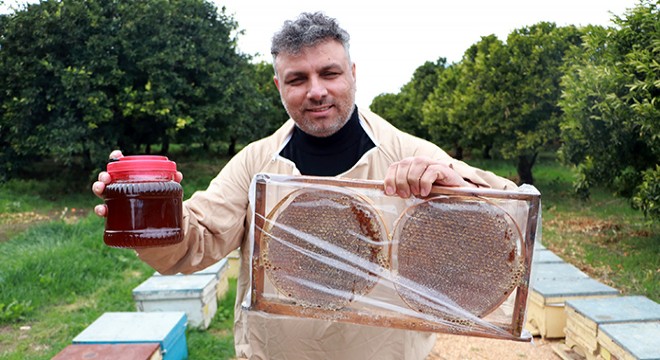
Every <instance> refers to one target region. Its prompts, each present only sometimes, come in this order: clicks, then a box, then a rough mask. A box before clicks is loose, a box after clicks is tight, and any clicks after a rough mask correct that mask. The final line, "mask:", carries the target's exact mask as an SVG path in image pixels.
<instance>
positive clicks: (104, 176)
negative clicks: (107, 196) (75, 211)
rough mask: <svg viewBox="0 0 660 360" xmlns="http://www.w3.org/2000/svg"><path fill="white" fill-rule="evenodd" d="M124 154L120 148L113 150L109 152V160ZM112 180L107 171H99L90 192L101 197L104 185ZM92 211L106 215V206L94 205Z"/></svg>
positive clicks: (99, 214)
mask: <svg viewBox="0 0 660 360" xmlns="http://www.w3.org/2000/svg"><path fill="white" fill-rule="evenodd" d="M123 156H124V154H122V153H121V150H114V151H113V152H111V153H110V156H109V158H110V160H114V159H119V158H121V157H123ZM110 181H112V179H111V178H110V174H108V172H107V171H101V172H100V173H99V177H98V180H97V181H95V182H94V184H92V192H93V193H94V195H96V196H98V197H100V198H101V199H102V198H103V191H105V186H106V185H108V184H109V183H110ZM94 212H95V213H96V215H98V216H101V217H106V216H107V215H108V208H107V206H105V204H99V205H96V206H95V207H94Z"/></svg>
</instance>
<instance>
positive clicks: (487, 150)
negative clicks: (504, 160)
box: [481, 144, 493, 160]
mask: <svg viewBox="0 0 660 360" xmlns="http://www.w3.org/2000/svg"><path fill="white" fill-rule="evenodd" d="M492 148H493V144H488V145H486V146H484V148H483V150H482V153H481V156H483V158H484V159H487V160H489V159H491V156H490V150H491V149H492Z"/></svg>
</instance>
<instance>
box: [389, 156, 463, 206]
mask: <svg viewBox="0 0 660 360" xmlns="http://www.w3.org/2000/svg"><path fill="white" fill-rule="evenodd" d="M433 185H442V186H457V187H458V186H466V187H474V186H475V185H474V184H472V183H469V182H467V181H465V180H464V179H463V178H462V177H461V176H460V175H459V174H458V173H457V172H456V171H455V170H454V169H452V168H450V167H449V166H448V165H447V164H445V163H442V162H440V161H437V160H433V159H431V158H429V157H409V158H405V159H403V160H401V161H397V162H395V163H393V164H392V165H390V167H389V168H388V169H387V175H386V176H385V194H387V195H395V194H396V195H398V196H400V197H402V198H408V197H410V195H414V196H421V197H424V196H428V194H429V193H430V192H431V187H432V186H433Z"/></svg>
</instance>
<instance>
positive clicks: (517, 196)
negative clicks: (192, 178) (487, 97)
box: [249, 174, 540, 341]
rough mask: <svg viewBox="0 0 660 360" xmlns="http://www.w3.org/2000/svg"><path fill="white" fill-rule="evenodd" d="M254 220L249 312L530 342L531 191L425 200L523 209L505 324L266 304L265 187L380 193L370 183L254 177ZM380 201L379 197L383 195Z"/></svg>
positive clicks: (464, 191) (467, 191)
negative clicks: (517, 270) (482, 201)
mask: <svg viewBox="0 0 660 360" xmlns="http://www.w3.org/2000/svg"><path fill="white" fill-rule="evenodd" d="M253 185H254V198H253V199H251V200H253V205H254V221H253V240H254V241H253V244H252V246H253V249H252V258H251V263H252V279H251V280H252V283H251V286H252V288H251V299H250V306H249V308H250V310H257V311H263V312H266V313H271V314H279V315H287V316H296V317H308V318H315V319H332V320H334V321H342V322H350V323H356V324H363V325H373V326H380V327H389V328H398V329H407V330H416V331H430V332H442V333H455V334H462V335H469V336H478V337H487V338H498V339H509V340H516V341H530V340H531V336H529V334H524V333H523V330H522V329H523V325H524V321H525V311H526V304H527V298H528V294H529V289H528V287H529V279H530V270H531V265H532V253H533V248H534V241H535V237H536V232H537V230H538V229H537V227H538V225H537V224H538V220H539V219H538V216H539V214H540V211H539V209H540V193H539V192H538V191H537V190H536V189H535V188H533V187H531V186H530V187H527V188H525V189H524V190H522V191H502V190H493V189H479V188H448V187H439V186H435V187H433V189H432V191H431V194H430V195H429V196H437V195H448V196H452V195H460V196H473V197H487V198H490V199H504V200H516V201H520V202H524V203H525V204H526V207H527V208H526V212H527V217H526V219H524V220H525V221H526V223H525V224H524V226H522V227H523V228H524V233H523V239H522V243H521V244H520V245H521V248H520V256H521V260H522V263H523V269H524V270H523V274H522V277H521V281H520V283H519V285H518V287H517V289H516V290H515V301H514V308H513V313H512V316H511V319H510V322H507V323H492V324H491V323H488V324H479V323H477V324H471V326H467V327H463V326H460V325H458V326H457V325H456V324H455V323H451V322H438V321H433V320H430V319H427V318H424V316H410V315H405V314H400V313H392V312H387V311H376V310H374V311H366V312H365V311H355V309H351V308H350V307H349V308H346V309H341V310H327V309H319V308H305V307H302V306H299V305H296V304H295V302H293V301H286V300H279V299H276V300H272V299H269V298H268V297H266V296H264V283H265V281H266V274H265V272H264V267H263V263H262V259H261V258H260V254H261V248H262V246H263V244H261V239H262V235H263V234H262V229H264V227H265V225H266V218H267V216H268V214H267V210H268V209H267V204H266V198H267V196H266V195H267V191H268V187H269V186H280V185H285V186H293V187H296V186H299V187H303V186H304V187H307V186H337V187H351V188H355V189H366V190H369V191H373V190H382V189H383V182H382V181H371V180H348V179H339V178H320V177H305V176H283V175H267V174H259V175H257V176H256V177H255V180H254V184H253ZM383 196H384V195H383Z"/></svg>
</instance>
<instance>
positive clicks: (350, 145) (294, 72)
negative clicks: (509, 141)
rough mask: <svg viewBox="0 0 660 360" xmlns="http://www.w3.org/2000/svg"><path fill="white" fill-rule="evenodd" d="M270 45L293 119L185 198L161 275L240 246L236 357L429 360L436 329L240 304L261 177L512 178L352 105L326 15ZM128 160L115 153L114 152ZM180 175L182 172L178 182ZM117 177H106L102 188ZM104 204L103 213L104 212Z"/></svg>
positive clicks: (409, 182)
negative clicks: (178, 238)
mask: <svg viewBox="0 0 660 360" xmlns="http://www.w3.org/2000/svg"><path fill="white" fill-rule="evenodd" d="M271 52H272V54H273V65H274V69H275V76H274V81H275V84H276V86H277V88H278V90H279V92H280V96H281V98H282V103H283V105H284V107H285V108H286V110H287V112H288V114H289V116H291V119H290V120H289V121H288V122H286V123H285V124H284V125H283V126H282V127H281V128H280V129H278V130H277V131H276V132H275V133H274V134H272V135H271V136H269V137H267V138H264V139H261V140H259V141H256V142H254V143H251V144H249V145H248V146H246V147H245V148H244V149H243V150H242V151H241V152H240V153H238V154H237V155H236V156H235V157H234V158H232V159H231V160H230V161H229V163H227V165H226V166H225V167H224V168H223V169H222V170H221V171H220V173H219V174H218V176H217V177H216V178H215V179H214V180H213V181H212V182H211V184H210V185H209V187H208V189H207V190H206V191H201V192H197V193H195V194H194V195H193V196H192V197H191V198H190V199H189V200H187V201H186V202H185V203H184V232H185V237H184V240H183V242H182V243H180V244H177V245H172V246H168V247H163V248H151V249H140V250H138V255H139V256H140V258H141V259H142V260H144V261H145V262H147V263H148V264H149V265H151V266H152V267H154V268H155V269H156V270H158V271H159V272H161V273H164V274H173V273H177V272H184V273H189V272H193V271H196V270H200V269H203V268H205V267H207V266H209V265H212V264H213V263H215V262H217V261H219V260H220V259H222V258H223V257H225V256H226V255H227V254H229V253H230V252H231V251H232V250H235V249H238V248H240V249H241V252H242V253H241V270H240V275H239V279H238V291H237V298H236V305H235V320H234V341H235V345H236V354H237V356H239V357H247V358H250V359H397V360H400V359H423V358H424V357H426V355H427V354H428V352H429V351H430V350H431V348H432V346H433V343H434V340H435V337H434V336H433V335H432V334H427V333H418V332H413V331H404V330H396V329H387V328H378V327H370V326H360V325H354V324H346V323H336V322H329V321H321V320H311V319H300V318H292V317H282V316H273V315H264V314H260V313H257V312H251V311H245V310H243V309H241V306H240V304H241V302H242V301H243V299H244V297H245V296H246V292H247V291H248V289H249V283H250V279H249V272H248V271H249V267H250V264H249V253H248V249H249V248H250V247H249V246H247V245H248V244H249V243H248V241H249V239H248V236H247V235H248V231H247V230H248V229H249V227H250V225H251V224H250V222H251V218H250V214H249V213H248V212H249V205H248V189H249V186H250V183H251V181H252V178H253V177H254V175H255V174H257V173H278V174H291V175H297V174H303V175H320V176H342V177H348V178H354V179H384V189H383V190H384V191H385V193H386V194H387V195H393V196H394V195H398V196H401V197H404V198H407V197H410V196H425V195H428V193H429V192H430V190H431V186H432V185H434V184H435V185H443V186H472V187H474V186H480V187H493V188H499V189H514V188H515V184H514V183H512V182H511V181H508V180H506V179H503V178H500V177H497V176H495V175H494V174H492V173H490V172H486V171H482V170H479V169H475V168H472V167H470V166H468V165H466V164H465V163H462V162H460V161H456V160H455V159H452V158H451V157H450V156H449V155H447V154H446V153H445V152H444V151H442V150H441V149H440V148H438V147H437V146H435V145H433V144H431V143H430V142H427V141H424V140H421V139H418V138H415V137H413V136H411V135H408V134H405V133H403V132H401V131H399V130H397V129H396V128H394V127H393V126H392V125H390V124H389V123H387V122H386V121H385V120H383V119H381V118H380V117H379V116H377V115H375V114H373V113H371V112H369V111H365V110H362V109H360V110H358V109H357V107H356V105H355V91H356V81H355V79H356V77H355V75H356V67H355V64H354V63H352V61H351V59H350V55H349V35H348V33H347V32H346V31H344V30H343V29H341V28H340V27H339V26H338V24H337V23H336V21H335V20H334V19H332V18H329V17H327V16H325V15H323V14H322V13H313V14H311V13H303V14H301V15H300V16H299V17H298V18H297V19H296V20H295V21H287V22H285V23H284V26H283V28H282V29H281V31H280V32H278V33H277V34H275V36H274V37H273V41H272V48H271ZM117 156H121V153H120V152H117V151H116V152H113V153H112V154H111V157H117ZM180 179H181V175H179V180H180ZM109 182H110V177H109V175H108V174H107V173H105V172H104V173H101V174H99V181H97V182H95V183H94V185H93V191H94V193H96V194H97V195H98V196H101V194H102V192H103V189H104V188H105V185H106V184H107V183H109ZM95 211H96V213H97V214H98V215H100V216H105V214H106V211H107V210H106V208H105V207H104V205H99V206H97V207H96V208H95Z"/></svg>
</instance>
